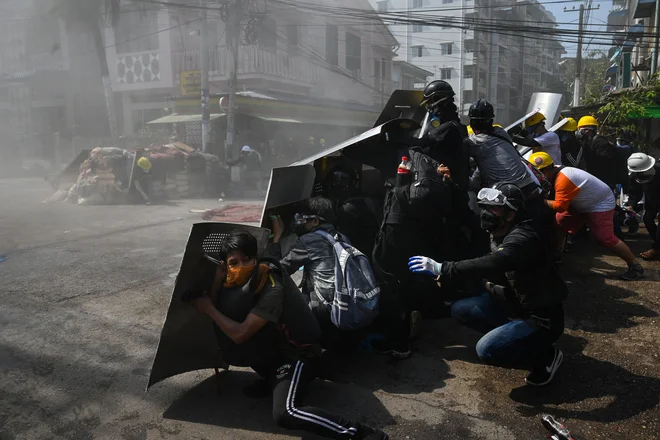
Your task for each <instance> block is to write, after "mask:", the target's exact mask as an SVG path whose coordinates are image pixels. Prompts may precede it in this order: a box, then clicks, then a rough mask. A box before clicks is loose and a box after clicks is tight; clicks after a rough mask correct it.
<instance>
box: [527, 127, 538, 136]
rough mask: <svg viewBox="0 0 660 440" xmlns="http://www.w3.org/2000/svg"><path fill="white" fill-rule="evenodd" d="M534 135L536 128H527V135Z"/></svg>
mask: <svg viewBox="0 0 660 440" xmlns="http://www.w3.org/2000/svg"><path fill="white" fill-rule="evenodd" d="M534 133H536V127H527V135H528V136H532V135H534Z"/></svg>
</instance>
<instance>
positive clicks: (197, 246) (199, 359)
mask: <svg viewBox="0 0 660 440" xmlns="http://www.w3.org/2000/svg"><path fill="white" fill-rule="evenodd" d="M234 231H246V232H249V233H250V234H252V235H253V236H254V237H255V238H256V239H257V241H258V244H259V249H261V250H263V249H265V248H266V245H267V244H268V235H269V233H270V231H268V230H267V229H262V228H257V227H253V226H245V225H240V224H232V223H197V224H194V225H193V227H192V229H191V231H190V237H189V238H188V244H187V245H186V250H185V253H184V255H183V260H182V262H181V268H180V270H179V274H178V275H177V277H176V282H175V284H174V290H173V292H172V298H171V299H170V305H169V307H168V309H167V315H166V317H165V322H164V324H163V328H162V330H161V333H160V340H159V342H158V349H157V350H156V355H155V357H154V361H153V365H152V367H151V373H150V375H149V382H148V384H147V389H149V388H150V387H151V386H152V385H154V384H156V383H158V382H160V381H162V380H164V379H167V378H168V377H172V376H176V375H178V374H181V373H186V372H188V371H195V370H201V369H206V368H209V369H210V368H214V367H216V366H217V357H218V352H217V344H216V340H215V333H214V331H213V324H212V323H211V321H210V320H209V319H208V318H206V317H204V316H201V315H200V314H199V313H198V312H197V311H196V310H195V309H194V308H193V307H192V306H191V305H190V304H187V303H185V302H184V301H183V300H182V296H183V294H184V293H185V292H186V291H187V290H188V289H190V288H191V287H193V286H196V285H199V283H200V281H201V280H204V279H212V277H213V273H214V271H213V269H212V267H211V268H210V272H211V273H208V272H209V265H204V264H201V262H202V261H205V260H204V259H203V257H204V255H205V254H206V255H208V256H211V257H214V258H215V257H218V256H219V255H218V253H219V250H220V246H221V245H222V242H223V240H224V239H225V237H227V235H228V234H229V233H231V232H234Z"/></svg>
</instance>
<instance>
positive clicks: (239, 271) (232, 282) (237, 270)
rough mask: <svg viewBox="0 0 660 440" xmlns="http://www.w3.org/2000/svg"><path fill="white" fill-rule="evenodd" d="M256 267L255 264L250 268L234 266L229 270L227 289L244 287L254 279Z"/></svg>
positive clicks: (226, 282)
mask: <svg viewBox="0 0 660 440" xmlns="http://www.w3.org/2000/svg"><path fill="white" fill-rule="evenodd" d="M254 266H255V265H254V264H251V265H249V266H234V267H229V268H227V278H226V279H225V287H228V288H229V287H236V286H242V285H244V284H245V283H247V282H248V281H249V280H250V278H251V277H252V272H254Z"/></svg>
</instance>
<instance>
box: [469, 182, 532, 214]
mask: <svg viewBox="0 0 660 440" xmlns="http://www.w3.org/2000/svg"><path fill="white" fill-rule="evenodd" d="M477 200H478V204H479V205H480V206H506V207H508V208H509V209H511V210H512V211H516V212H519V211H524V210H525V196H524V195H523V192H522V191H521V190H520V188H518V186H516V185H514V184H513V183H505V182H501V183H496V184H495V185H493V187H492V188H482V189H481V190H480V191H479V194H477Z"/></svg>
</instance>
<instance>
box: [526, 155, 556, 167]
mask: <svg viewBox="0 0 660 440" xmlns="http://www.w3.org/2000/svg"><path fill="white" fill-rule="evenodd" d="M527 160H528V161H529V163H531V164H532V165H534V166H535V167H536V169H538V170H542V169H544V168H548V167H551V166H553V165H554V164H555V162H554V161H553V160H552V157H550V155H549V154H548V153H546V152H544V151H539V152H538V153H534V154H532V155H531V156H529V159H527Z"/></svg>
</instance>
